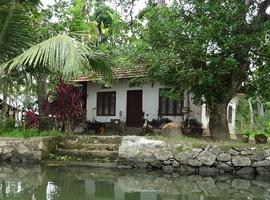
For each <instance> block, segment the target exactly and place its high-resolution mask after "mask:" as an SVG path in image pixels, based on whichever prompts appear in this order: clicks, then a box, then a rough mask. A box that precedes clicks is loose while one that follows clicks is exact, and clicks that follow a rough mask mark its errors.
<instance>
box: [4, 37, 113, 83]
mask: <svg viewBox="0 0 270 200" xmlns="http://www.w3.org/2000/svg"><path fill="white" fill-rule="evenodd" d="M108 61H109V59H108V57H107V56H105V55H102V54H99V53H95V52H93V51H91V49H90V48H88V47H87V46H85V45H84V44H83V43H81V42H79V41H77V40H75V39H74V38H71V37H69V36H67V35H58V36H55V37H52V38H50V39H48V40H45V41H43V42H41V43H39V44H36V45H34V46H32V47H30V48H29V49H27V50H26V51H24V52H23V53H22V54H20V55H19V56H17V57H15V58H14V59H12V60H11V61H10V62H8V63H7V64H6V65H5V67H8V69H9V70H12V69H14V68H18V67H21V66H28V67H30V68H32V69H33V70H35V71H43V70H42V69H44V68H46V69H49V70H51V71H55V72H61V73H62V74H63V76H64V78H72V77H74V76H78V75H85V74H87V73H89V70H93V71H95V72H96V73H99V74H101V75H102V76H104V77H106V78H109V77H111V76H112V70H111V69H110V67H109V66H108V64H107V63H108Z"/></svg>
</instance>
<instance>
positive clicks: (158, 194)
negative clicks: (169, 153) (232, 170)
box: [0, 165, 270, 200]
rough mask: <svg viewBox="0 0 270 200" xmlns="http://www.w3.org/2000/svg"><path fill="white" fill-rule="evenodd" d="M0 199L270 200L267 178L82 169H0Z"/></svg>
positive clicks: (35, 167) (5, 167)
mask: <svg viewBox="0 0 270 200" xmlns="http://www.w3.org/2000/svg"><path fill="white" fill-rule="evenodd" d="M0 199H10V200H11V199H12V200H210V199H237V200H238V199H239V200H241V199H245V200H255V199H256V200H257V199H270V180H269V179H268V178H267V177H256V178H255V179H250V180H248V179H240V178H236V177H232V176H219V177H202V176H198V175H192V176H180V175H178V174H162V173H160V172H140V171H123V170H122V171H118V170H105V169H89V168H85V167H42V166H37V165H35V166H19V167H18V166H7V165H6V166H2V167H1V166H0Z"/></svg>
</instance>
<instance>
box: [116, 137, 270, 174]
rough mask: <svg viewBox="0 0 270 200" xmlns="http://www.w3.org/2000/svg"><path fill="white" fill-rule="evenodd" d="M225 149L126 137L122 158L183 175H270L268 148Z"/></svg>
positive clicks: (213, 145)
mask: <svg viewBox="0 0 270 200" xmlns="http://www.w3.org/2000/svg"><path fill="white" fill-rule="evenodd" d="M258 147H260V146H258V145H254V147H243V148H242V147H241V148H236V147H233V145H232V147H229V148H228V147H226V148H225V149H224V148H222V146H219V145H216V144H208V145H205V146H201V147H197V148H194V147H192V146H191V145H189V144H183V143H181V144H167V143H166V142H163V141H159V140H149V139H146V138H144V137H137V136H125V137H123V138H122V142H121V145H120V147H119V157H120V158H122V159H126V160H127V161H128V163H129V164H130V165H132V166H133V167H135V168H156V169H162V170H163V171H166V172H179V173H182V174H197V173H199V174H206V175H211V174H213V175H214V174H224V173H234V174H237V175H240V176H241V175H255V174H258V175H264V174H269V175H270V146H269V148H268V149H267V148H260V149H259V148H258Z"/></svg>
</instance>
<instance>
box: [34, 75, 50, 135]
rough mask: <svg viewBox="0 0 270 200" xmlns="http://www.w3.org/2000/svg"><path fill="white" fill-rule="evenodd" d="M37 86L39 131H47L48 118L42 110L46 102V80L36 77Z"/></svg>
mask: <svg viewBox="0 0 270 200" xmlns="http://www.w3.org/2000/svg"><path fill="white" fill-rule="evenodd" d="M37 85H38V119H39V126H38V130H39V131H46V130H49V127H50V126H49V120H48V116H47V114H46V112H45V110H44V103H45V102H46V101H47V100H48V95H47V83H46V78H45V77H43V76H41V77H37Z"/></svg>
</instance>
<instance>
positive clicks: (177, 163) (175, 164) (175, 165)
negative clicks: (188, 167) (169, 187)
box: [172, 160, 180, 167]
mask: <svg viewBox="0 0 270 200" xmlns="http://www.w3.org/2000/svg"><path fill="white" fill-rule="evenodd" d="M172 166H173V167H179V166H180V163H179V162H177V161H176V160H175V161H173V163H172Z"/></svg>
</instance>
